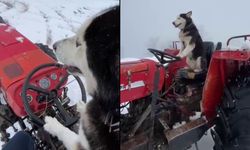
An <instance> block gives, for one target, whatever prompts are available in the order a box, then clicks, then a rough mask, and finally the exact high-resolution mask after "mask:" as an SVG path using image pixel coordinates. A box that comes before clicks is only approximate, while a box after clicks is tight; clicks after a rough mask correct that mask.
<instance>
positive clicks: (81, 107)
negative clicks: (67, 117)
mask: <svg viewBox="0 0 250 150" xmlns="http://www.w3.org/2000/svg"><path fill="white" fill-rule="evenodd" d="M85 109H86V103H84V102H83V101H79V102H78V103H77V104H76V110H77V111H78V112H79V113H83V112H84V111H85Z"/></svg>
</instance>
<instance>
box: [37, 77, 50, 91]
mask: <svg viewBox="0 0 250 150" xmlns="http://www.w3.org/2000/svg"><path fill="white" fill-rule="evenodd" d="M39 86H40V87H41V88H43V89H48V88H49V87H50V81H49V79H48V78H42V79H40V80H39Z"/></svg>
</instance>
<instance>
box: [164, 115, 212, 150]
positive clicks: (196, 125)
mask: <svg viewBox="0 0 250 150" xmlns="http://www.w3.org/2000/svg"><path fill="white" fill-rule="evenodd" d="M207 130H208V125H207V121H206V120H205V119H203V118H198V119H196V120H193V121H190V122H188V123H186V124H184V125H182V126H180V127H178V128H175V129H172V130H169V129H168V130H165V131H164V134H165V136H166V138H167V140H168V145H169V150H177V149H178V150H184V149H186V148H187V147H189V146H190V145H192V144H193V143H195V142H197V141H199V140H200V138H201V137H202V136H203V135H204V133H205V132H206V131H207Z"/></svg>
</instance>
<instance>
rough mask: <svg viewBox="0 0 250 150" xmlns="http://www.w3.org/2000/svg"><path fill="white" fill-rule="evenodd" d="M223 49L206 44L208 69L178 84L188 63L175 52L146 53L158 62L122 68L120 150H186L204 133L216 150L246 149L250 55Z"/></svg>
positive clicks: (249, 139)
mask: <svg viewBox="0 0 250 150" xmlns="http://www.w3.org/2000/svg"><path fill="white" fill-rule="evenodd" d="M249 37H250V35H243V36H236V37H232V38H230V39H229V40H228V42H227V44H228V45H229V44H230V41H231V40H232V39H236V38H244V40H245V41H247V40H248V38H249ZM174 45H176V43H174ZM221 45H222V44H221V43H218V44H217V46H216V48H214V43H212V42H204V48H205V49H206V59H207V61H208V66H207V70H206V71H205V72H199V73H194V72H193V78H192V79H189V78H182V79H181V80H182V82H181V83H182V84H181V85H180V84H179V82H178V81H176V79H177V78H176V74H177V71H178V70H179V69H180V68H184V67H185V66H186V62H185V59H182V60H180V59H179V58H178V57H176V55H177V53H178V50H177V49H175V48H173V49H165V50H164V51H159V50H155V49H149V51H150V52H151V53H152V54H153V55H154V56H155V57H156V58H157V59H158V61H153V60H149V59H141V60H138V61H130V62H123V63H122V64H121V70H120V86H121V101H120V107H121V110H120V111H121V149H122V150H140V149H141V150H145V149H150V150H151V149H170V150H182V149H187V148H189V147H190V146H191V145H192V144H193V143H196V142H197V141H198V140H199V139H200V138H201V137H202V136H203V135H204V134H205V133H206V132H207V131H208V129H210V132H211V135H212V138H213V139H214V142H215V145H214V149H215V150H223V149H230V150H231V149H250V144H249V143H250V128H249V127H248V124H249V123H250V115H249V114H250V101H249V97H250V94H249V93H250V88H249V87H250V78H249V75H250V61H249V59H250V51H248V50H246V49H234V50H232V49H228V50H221ZM197 112H200V113H197ZM195 114H196V115H195Z"/></svg>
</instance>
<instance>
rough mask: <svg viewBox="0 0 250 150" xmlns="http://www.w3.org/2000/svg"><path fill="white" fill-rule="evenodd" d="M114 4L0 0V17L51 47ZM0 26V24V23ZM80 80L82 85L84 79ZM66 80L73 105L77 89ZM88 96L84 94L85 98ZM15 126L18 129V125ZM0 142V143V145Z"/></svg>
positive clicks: (73, 0)
mask: <svg viewBox="0 0 250 150" xmlns="http://www.w3.org/2000/svg"><path fill="white" fill-rule="evenodd" d="M118 3H119V1H118V0H53V1H52V0H0V16H1V17H3V19H4V20H5V21H6V22H7V23H8V24H10V25H11V26H12V27H13V28H15V29H17V31H19V32H20V33H22V34H23V35H24V36H25V37H27V38H28V39H29V40H31V41H32V42H34V43H44V44H47V45H48V46H49V47H51V46H52V44H53V43H54V42H55V41H57V40H60V39H63V38H67V37H70V36H72V35H74V34H75V33H76V31H77V29H78V28H79V27H80V26H81V24H82V23H83V22H84V21H85V20H86V19H88V18H89V17H91V16H92V15H94V14H96V13H98V12H99V11H101V10H103V9H105V8H108V7H110V6H113V5H117V4H118ZM0 26H4V24H1V23H0ZM13 28H8V29H6V32H11V30H12V29H13ZM16 40H17V41H19V42H22V40H23V38H22V37H16ZM81 79H82V81H83V83H84V86H85V87H86V86H87V85H86V84H85V80H84V78H81ZM71 81H72V82H71ZM68 83H70V84H68V87H69V91H68V95H69V97H70V98H71V99H73V100H74V101H72V102H71V104H72V105H73V104H75V103H76V102H77V101H78V100H80V96H79V93H80V90H79V87H77V86H78V85H77V84H76V81H75V80H74V79H73V78H72V77H70V78H69V81H68ZM0 99H1V94H0ZM90 99H91V96H89V95H87V100H90ZM15 127H16V128H18V129H19V130H20V127H19V125H18V124H15ZM7 131H8V132H9V133H10V134H11V137H12V136H13V135H14V134H15V132H14V130H13V128H8V129H7ZM2 144H3V143H1V142H0V147H1V145H2Z"/></svg>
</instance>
